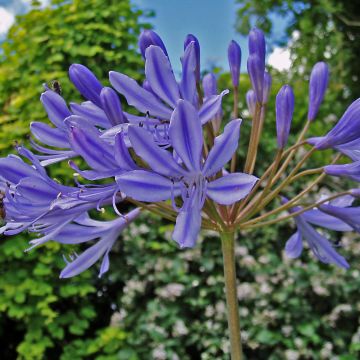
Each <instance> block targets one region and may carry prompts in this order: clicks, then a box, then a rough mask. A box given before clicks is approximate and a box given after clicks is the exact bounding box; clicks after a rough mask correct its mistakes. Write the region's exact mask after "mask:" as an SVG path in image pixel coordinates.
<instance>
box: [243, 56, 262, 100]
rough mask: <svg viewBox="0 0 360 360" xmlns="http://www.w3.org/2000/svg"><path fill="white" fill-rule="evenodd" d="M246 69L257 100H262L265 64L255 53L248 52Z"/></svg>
mask: <svg viewBox="0 0 360 360" xmlns="http://www.w3.org/2000/svg"><path fill="white" fill-rule="evenodd" d="M247 69H248V73H249V77H250V81H251V84H252V87H253V89H254V92H255V95H256V100H257V102H260V103H261V102H262V100H263V94H264V72H265V64H264V63H262V62H261V60H260V58H259V56H258V55H257V54H250V55H249V58H248V61H247Z"/></svg>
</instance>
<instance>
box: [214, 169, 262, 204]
mask: <svg viewBox="0 0 360 360" xmlns="http://www.w3.org/2000/svg"><path fill="white" fill-rule="evenodd" d="M256 181H258V178H257V177H255V176H252V175H248V174H241V173H233V174H229V175H226V176H223V177H221V178H219V179H216V180H214V181H212V182H210V183H209V185H208V187H207V195H208V196H209V197H210V198H211V199H213V200H214V201H216V202H217V203H218V204H222V205H230V204H233V203H235V202H236V201H238V200H241V199H243V198H244V197H245V196H246V195H247V194H248V193H249V192H250V191H251V189H252V188H253V186H254V185H255V183H256Z"/></svg>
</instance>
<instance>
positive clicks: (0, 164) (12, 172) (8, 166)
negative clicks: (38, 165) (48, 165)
mask: <svg viewBox="0 0 360 360" xmlns="http://www.w3.org/2000/svg"><path fill="white" fill-rule="evenodd" d="M31 176H38V177H39V173H38V172H37V171H36V170H35V169H34V168H33V167H32V166H30V165H28V164H26V163H25V162H24V161H22V160H21V159H20V158H19V157H17V156H15V155H9V156H8V157H6V158H0V177H1V178H2V179H4V180H6V181H8V182H9V183H11V184H17V183H18V182H19V181H20V180H21V179H22V178H25V177H31Z"/></svg>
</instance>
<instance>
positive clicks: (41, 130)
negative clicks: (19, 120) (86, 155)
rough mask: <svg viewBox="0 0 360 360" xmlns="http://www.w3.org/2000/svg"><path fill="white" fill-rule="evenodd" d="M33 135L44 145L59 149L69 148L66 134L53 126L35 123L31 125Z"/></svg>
mask: <svg viewBox="0 0 360 360" xmlns="http://www.w3.org/2000/svg"><path fill="white" fill-rule="evenodd" d="M30 129H31V133H32V134H33V135H34V136H35V137H36V138H37V139H38V140H39V141H41V142H42V143H44V144H46V145H49V146H55V147H58V148H63V149H64V148H69V141H68V139H67V137H66V136H65V133H64V132H62V131H60V130H59V129H56V128H52V127H51V126H49V125H47V124H45V123H42V122H38V121H33V122H32V123H31V124H30Z"/></svg>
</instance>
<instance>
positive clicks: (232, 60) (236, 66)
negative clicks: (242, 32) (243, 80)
mask: <svg viewBox="0 0 360 360" xmlns="http://www.w3.org/2000/svg"><path fill="white" fill-rule="evenodd" d="M228 59H229V66H230V73H231V79H232V83H233V85H234V87H238V86H239V77H240V66H241V48H240V46H239V44H238V43H237V42H236V41H235V40H231V42H230V45H229V47H228Z"/></svg>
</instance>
